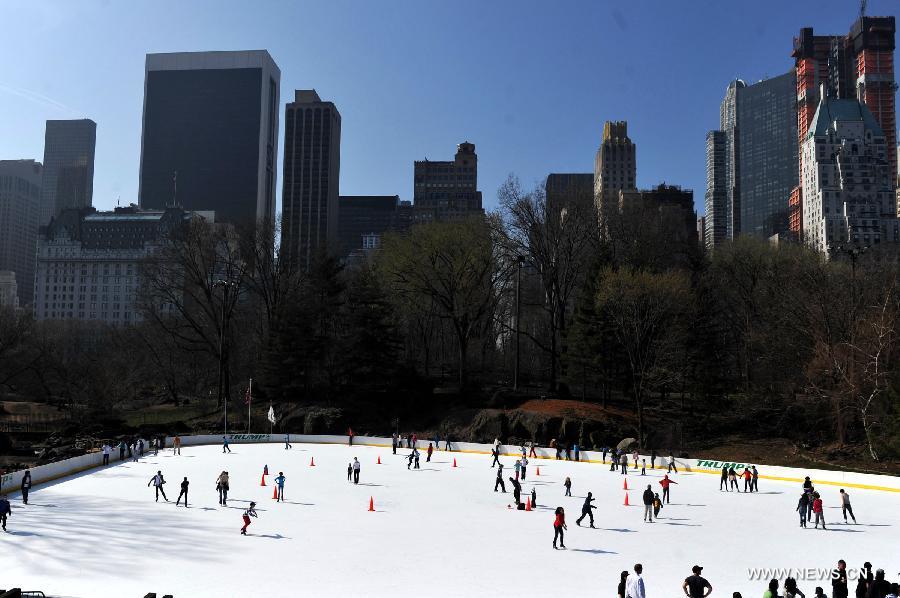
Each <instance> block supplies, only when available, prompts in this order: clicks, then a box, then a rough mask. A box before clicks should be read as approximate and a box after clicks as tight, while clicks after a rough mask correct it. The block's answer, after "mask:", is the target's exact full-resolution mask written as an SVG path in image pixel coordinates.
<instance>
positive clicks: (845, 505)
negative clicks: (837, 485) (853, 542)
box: [841, 488, 856, 523]
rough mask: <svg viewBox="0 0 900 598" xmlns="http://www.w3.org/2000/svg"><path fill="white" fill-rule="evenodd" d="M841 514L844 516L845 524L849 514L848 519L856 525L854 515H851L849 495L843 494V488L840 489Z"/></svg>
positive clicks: (851, 508)
mask: <svg viewBox="0 0 900 598" xmlns="http://www.w3.org/2000/svg"><path fill="white" fill-rule="evenodd" d="M841 512H842V513H843V514H844V523H847V513H850V518H851V519H853V523H856V515H854V514H853V507H851V506H850V495H849V494H847V493H846V492H844V489H843V488H841Z"/></svg>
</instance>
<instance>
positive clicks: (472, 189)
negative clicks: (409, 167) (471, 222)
mask: <svg viewBox="0 0 900 598" xmlns="http://www.w3.org/2000/svg"><path fill="white" fill-rule="evenodd" d="M413 183H414V185H413V211H414V213H415V219H416V221H417V222H432V221H440V220H459V219H462V218H466V217H468V216H471V215H473V214H483V213H484V210H483V209H482V207H481V191H478V154H476V153H475V144H473V143H469V142H468V141H464V142H462V143H460V144H459V145H457V146H456V156H455V157H454V158H453V160H451V161H440V162H433V161H431V160H427V159H426V160H416V161H415V162H414V164H413Z"/></svg>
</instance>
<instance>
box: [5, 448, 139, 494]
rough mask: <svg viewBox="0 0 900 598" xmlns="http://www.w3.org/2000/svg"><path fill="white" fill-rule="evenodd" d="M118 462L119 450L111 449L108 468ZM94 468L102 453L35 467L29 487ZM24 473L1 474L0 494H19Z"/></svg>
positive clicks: (97, 464)
mask: <svg viewBox="0 0 900 598" xmlns="http://www.w3.org/2000/svg"><path fill="white" fill-rule="evenodd" d="M144 446H145V447H146V446H149V443H148V442H147V441H146V440H145V441H144ZM146 454H147V451H146V450H145V451H144V455H146ZM125 461H128V452H127V451H126V453H125ZM120 462H121V461H119V449H118V448H115V447H113V452H112V453H110V456H109V466H112V465H113V464H115V463H120ZM95 467H103V453H102V452H99V451H98V452H95V453H86V454H84V455H79V456H77V457H71V458H69V459H63V460H61V461H54V462H53V463H47V464H46V465H37V466H35V467H32V468H31V469H30V471H31V487H32V489H34V488H35V487H36V486H38V485H40V484H47V483H49V482H52V481H55V480H58V479H60V478H64V477H67V476H70V475H74V474H76V473H81V472H83V471H87V470H89V469H94V468H95ZM25 471H26V470H24V469H23V470H20V471H14V472H12V473H7V474H3V477H2V479H0V493H2V494H6V495H8V496H11V495H14V494H20V493H21V489H22V478H24V477H25Z"/></svg>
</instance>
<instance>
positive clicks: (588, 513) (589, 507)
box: [575, 492, 597, 527]
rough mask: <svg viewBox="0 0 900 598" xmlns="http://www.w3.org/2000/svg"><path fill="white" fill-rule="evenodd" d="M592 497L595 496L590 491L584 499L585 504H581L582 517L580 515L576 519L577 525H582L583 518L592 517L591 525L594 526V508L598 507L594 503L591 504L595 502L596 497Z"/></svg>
mask: <svg viewBox="0 0 900 598" xmlns="http://www.w3.org/2000/svg"><path fill="white" fill-rule="evenodd" d="M592 497H593V495H592V494H591V493H590V492H588V493H587V498H585V499H584V504H583V505H581V517H579V518H578V519H576V520H575V525H577V526H579V527H580V526H581V520H582V519H584V518H585V517H588V518H590V521H591V527H594V512H593V509H596V508H597V507H595V506H594V505H593V504H591V503H593V502H594V499H593V498H592Z"/></svg>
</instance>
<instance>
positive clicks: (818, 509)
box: [813, 492, 825, 529]
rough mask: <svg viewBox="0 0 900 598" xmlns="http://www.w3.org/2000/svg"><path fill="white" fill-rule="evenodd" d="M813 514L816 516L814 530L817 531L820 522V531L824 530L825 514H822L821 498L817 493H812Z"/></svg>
mask: <svg viewBox="0 0 900 598" xmlns="http://www.w3.org/2000/svg"><path fill="white" fill-rule="evenodd" d="M813 513H814V514H815V516H816V524H815V526H813V527H815V528H816V529H819V522H820V521H821V522H822V529H825V513H824V512H823V503H822V497H821V496H819V493H818V492H814V493H813Z"/></svg>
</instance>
